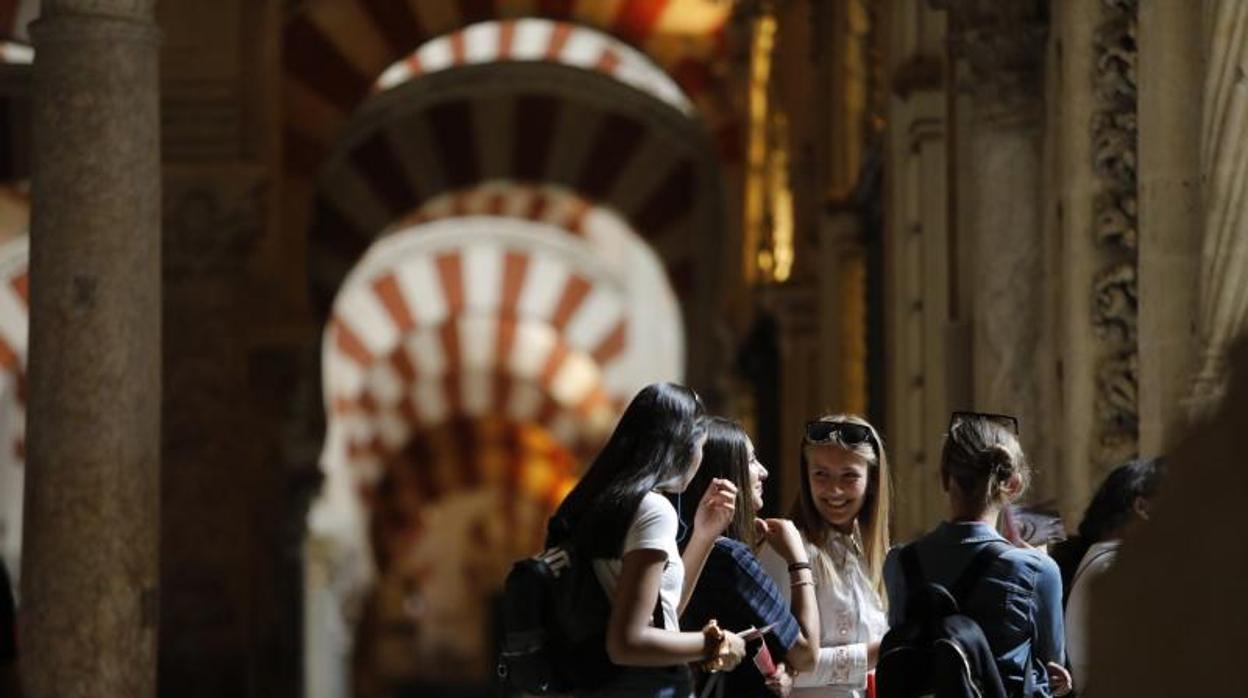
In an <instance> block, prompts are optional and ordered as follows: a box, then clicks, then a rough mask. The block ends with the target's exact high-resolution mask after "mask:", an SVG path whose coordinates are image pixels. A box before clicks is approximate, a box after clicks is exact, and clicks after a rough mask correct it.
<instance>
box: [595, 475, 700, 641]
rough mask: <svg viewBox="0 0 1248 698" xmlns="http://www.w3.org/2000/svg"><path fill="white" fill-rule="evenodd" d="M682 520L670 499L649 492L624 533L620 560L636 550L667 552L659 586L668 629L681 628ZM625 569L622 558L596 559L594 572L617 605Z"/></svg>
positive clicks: (682, 581)
mask: <svg viewBox="0 0 1248 698" xmlns="http://www.w3.org/2000/svg"><path fill="white" fill-rule="evenodd" d="M679 521H680V519H679V517H678V516H677V514H676V509H675V507H673V506H672V503H671V502H669V501H667V498H666V497H664V496H663V495H661V494H657V493H655V492H647V493H646V496H645V497H643V498H642V500H641V504H640V505H638V506H637V514H636V515H635V516H633V522H632V523H631V524H629V526H628V532H627V533H625V534H624V545H623V547H622V548H621V550H620V557H623V556H624V555H627V554H628V553H630V552H632V551H634V550H661V551H663V552H665V553H667V564H666V565H665V566H664V567H663V579H662V581H661V582H660V583H659V600H660V602H661V603H662V604H663V620H664V627H666V628H667V629H668V630H678V629H679V628H680V621H679V620H678V616H677V615H676V608H677V607H678V606H679V605H680V593H681V591H682V589H683V588H684V585H685V563H684V562H683V561H682V560H681V559H680V550H679V549H678V548H677V547H676V529H677V527H678V526H679ZM622 567H623V562H622V561H621V560H620V559H618V558H616V559H608V558H599V559H595V560H594V573H595V574H597V575H598V581H599V582H602V588H603V589H605V590H606V592H607V598H608V599H610V600H611V602H612V603H614V602H615V586H616V583H617V582H619V580H620V569H621V568H622Z"/></svg>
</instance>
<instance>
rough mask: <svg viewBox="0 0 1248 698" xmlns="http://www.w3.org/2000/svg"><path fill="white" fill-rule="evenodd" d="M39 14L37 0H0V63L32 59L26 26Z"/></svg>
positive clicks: (33, 57)
mask: <svg viewBox="0 0 1248 698" xmlns="http://www.w3.org/2000/svg"><path fill="white" fill-rule="evenodd" d="M38 16H39V0H0V63H19V64H28V63H31V62H33V61H34V59H35V51H34V49H33V48H31V46H30V32H29V30H28V26H29V25H30V23H31V22H33V21H34V20H35V18H36V17H38Z"/></svg>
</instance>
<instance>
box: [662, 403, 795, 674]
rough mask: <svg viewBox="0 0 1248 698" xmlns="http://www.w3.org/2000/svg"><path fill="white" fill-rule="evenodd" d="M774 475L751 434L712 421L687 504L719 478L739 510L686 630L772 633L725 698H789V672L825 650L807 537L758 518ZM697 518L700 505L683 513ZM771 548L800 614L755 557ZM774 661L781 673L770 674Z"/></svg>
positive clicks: (699, 589) (688, 612)
mask: <svg viewBox="0 0 1248 698" xmlns="http://www.w3.org/2000/svg"><path fill="white" fill-rule="evenodd" d="M767 476H768V473H767V468H765V467H763V464H762V463H760V462H759V461H758V457H757V455H756V454H755V452H754V444H753V443H752V442H751V441H750V437H749V436H748V435H747V434H746V433H745V430H744V429H742V428H741V426H740V425H739V424H737V423H736V422H732V421H730V420H727V419H723V418H722V417H712V418H711V419H710V421H709V423H708V425H707V437H706V445H705V446H703V447H702V467H701V469H700V470H699V471H698V475H697V477H695V478H694V479H693V482H692V483H691V484H690V485H689V489H688V490H686V492H685V496H686V497H687V499H686V500H685V501H687V502H689V503H692V502H697V501H700V500H701V498H702V496H703V495H704V494H705V492H706V491H707V489H708V488H710V487H711V484H712V483H713V482H714V481H715V480H716V479H724V480H727V481H729V482H731V483H733V484H734V485H736V487H737V502H736V512H735V514H734V515H733V519H732V523H730V524H728V528H727V529H725V531H724V535H723V536H721V537H720V538H718V539H717V540H716V541H715V545H714V547H713V548H711V553H710V556H709V557H708V558H707V561H706V568H705V569H704V570H703V572H702V576H701V578H700V579H699V580H698V584H697V586H696V587H695V588H694V590H693V596H692V597H691V598H690V600H689V606H688V607H687V608H686V609H685V612H684V615H682V616H681V619H680V621H681V625H682V626H683V627H684V628H686V629H690V628H700V627H702V626H703V625H705V624H706V622H707V621H709V620H710V619H712V618H717V619H718V620H719V623H720V624H721V625H723V626H724V627H728V628H734V629H745V628H751V627H753V628H764V627H768V626H770V627H771V628H772V629H771V631H770V632H768V633H766V634H765V635H764V637H763V641H762V642H760V643H759V644H758V645H757V646H756V647H754V648H753V649H752V650H751V652H750V653H751V654H752V655H753V656H754V657H755V658H756V659H755V661H753V662H744V663H743V664H742V665H741V666H740V667H738V668H737V669H735V670H734V671H732V672H731V673H729V674H727V675H726V676H725V677H724V678H723V682H724V695H728V696H734V697H740V698H749V697H751V696H767V695H769V694H770V693H775V694H776V695H787V694H788V689H789V688H790V687H791V683H792V678H791V676H790V674H789V670H793V671H809V670H810V669H811V668H813V667H814V665H815V657H816V654H817V653H818V651H819V608H818V606H817V605H816V602H815V587H814V577H813V573H812V571H811V569H810V564H809V558H808V557H807V553H806V547H805V545H804V544H803V542H802V539H801V536H800V535H799V534H798V532H797V528H796V527H794V525H793V523H792V522H791V521H784V520H781V519H769V520H767V521H763V520H761V519H758V518H757V516H756V515H757V514H758V511H759V510H760V509H762V507H763V483H765V482H766V481H767ZM694 515H695V512H694V511H692V506H685V507H683V511H682V512H681V516H682V518H683V519H684V520H687V521H691V520H692V519H693V517H694ZM764 544H769V545H770V547H771V549H772V550H773V551H774V553H775V554H777V555H779V556H780V557H781V558H783V560H784V561H785V563H786V564H787V566H788V569H789V570H791V571H790V572H789V579H788V582H787V583H788V585H789V588H790V589H791V590H792V592H793V593H792V612H790V610H789V609H790V606H789V603H788V602H787V601H786V598H785V595H784V594H782V593H781V591H780V589H779V588H778V587H777V583H776V582H775V581H773V580H772V578H771V577H770V576H768V574H767V572H765V571H764V570H763V567H762V565H761V564H760V563H759V561H758V558H757V557H756V556H755V554H756V553H757V552H758V551H759V550H760V548H761V547H762V546H763V545H764ZM764 643H765V647H764ZM760 654H761V655H762V657H761V658H759V657H760ZM767 658H770V659H771V661H772V666H771V668H772V669H773V670H772V671H770V672H769V673H768V674H766V675H764V673H763V670H764V668H765V667H767V664H766V662H767ZM760 664H761V665H762V666H760Z"/></svg>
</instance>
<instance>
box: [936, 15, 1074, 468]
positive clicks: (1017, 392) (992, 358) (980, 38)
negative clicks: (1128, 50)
mask: <svg viewBox="0 0 1248 698" xmlns="http://www.w3.org/2000/svg"><path fill="white" fill-rule="evenodd" d="M946 4H947V6H948V8H949V11H950V15H949V19H950V47H951V52H952V54H953V57H954V59H955V61H956V63H955V70H956V73H955V87H956V90H957V96H955V100H956V101H955V112H962V113H961V114H955V118H957V123H956V126H955V128H956V132H955V134H954V139H955V140H956V141H958V143H957V144H956V145H955V147H956V151H955V159H956V160H957V162H956V167H957V169H958V170H960V177H959V180H958V181H957V182H956V183H955V187H956V193H955V206H956V207H958V209H959V211H958V213H957V222H956V224H955V227H956V228H957V230H956V231H955V234H956V236H957V238H958V242H957V243H956V244H958V245H959V246H960V247H961V250H960V252H962V254H960V255H959V256H960V257H961V259H962V260H964V261H965V262H966V264H967V265H968V266H967V267H966V268H965V269H963V270H962V271H961V273H960V274H959V276H960V279H959V281H960V282H962V283H967V282H969V289H967V290H969V292H970V294H969V301H970V303H969V305H970V321H971V333H972V334H971V337H972V338H971V347H972V349H971V362H972V368H971V370H972V382H973V388H972V395H973V404H972V405H965V406H962V405H958V406H955V409H957V408H966V407H971V408H973V409H977V410H980V411H988V412H1004V413H1008V414H1013V415H1015V416H1017V417H1018V419H1019V423H1020V425H1021V428H1022V436H1023V439H1022V440H1023V448H1024V449H1025V450H1026V452H1027V453H1028V455H1029V456H1031V458H1032V460H1033V462H1038V464H1040V465H1041V466H1044V465H1046V461H1047V460H1048V458H1047V457H1046V456H1045V453H1044V450H1043V449H1046V448H1047V441H1046V440H1045V439H1042V438H1041V437H1042V435H1043V433H1044V431H1045V428H1044V425H1045V424H1046V423H1047V418H1048V415H1047V413H1046V410H1045V409H1044V405H1045V400H1046V396H1045V394H1044V388H1043V385H1042V380H1043V377H1044V367H1045V366H1046V364H1048V363H1049V361H1048V360H1047V356H1046V355H1045V353H1044V351H1045V340H1046V338H1045V335H1044V327H1045V317H1044V298H1045V283H1044V240H1043V225H1042V224H1043V217H1042V210H1041V204H1040V201H1041V191H1042V181H1043V176H1042V172H1043V170H1042V166H1041V165H1042V144H1043V135H1044V134H1043V123H1044V118H1043V113H1044V112H1043V101H1042V99H1041V96H1042V94H1043V80H1042V76H1043V71H1042V69H1043V57H1044V53H1045V41H1046V32H1047V28H1048V24H1047V15H1046V11H1045V3H1043V2H1039V1H1038V0H1019V1H1016V2H1008V3H1006V2H995V1H994V0H949V1H948V2H947V3H946Z"/></svg>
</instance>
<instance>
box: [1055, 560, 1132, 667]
mask: <svg viewBox="0 0 1248 698" xmlns="http://www.w3.org/2000/svg"><path fill="white" fill-rule="evenodd" d="M1118 545H1119V541H1116V540H1107V541H1102V542H1100V543H1094V544H1093V545H1092V547H1090V548H1088V552H1086V553H1084V554H1083V559H1082V560H1080V561H1079V569H1078V570H1077V571H1076V572H1075V576H1074V578H1073V579H1072V582H1071V587H1070V596H1069V597H1067V599H1066V656H1067V657H1069V658H1070V673H1071V678H1073V679H1074V682H1075V688H1079V687H1081V686H1084V685H1085V684H1086V683H1087V681H1088V670H1089V669H1090V665H1089V663H1088V618H1089V616H1090V614H1091V612H1092V584H1093V583H1094V582H1095V580H1096V579H1097V578H1098V577H1100V576H1101V575H1103V574H1105V573H1106V572H1108V571H1109V568H1110V567H1112V566H1113V564H1114V559H1115V558H1116V557H1117V556H1118Z"/></svg>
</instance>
